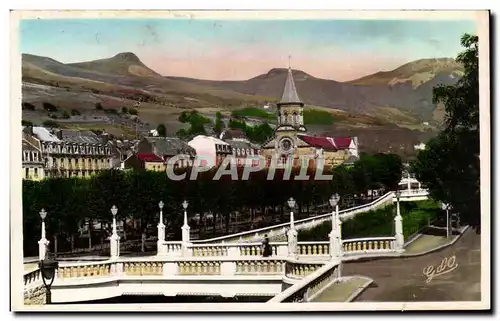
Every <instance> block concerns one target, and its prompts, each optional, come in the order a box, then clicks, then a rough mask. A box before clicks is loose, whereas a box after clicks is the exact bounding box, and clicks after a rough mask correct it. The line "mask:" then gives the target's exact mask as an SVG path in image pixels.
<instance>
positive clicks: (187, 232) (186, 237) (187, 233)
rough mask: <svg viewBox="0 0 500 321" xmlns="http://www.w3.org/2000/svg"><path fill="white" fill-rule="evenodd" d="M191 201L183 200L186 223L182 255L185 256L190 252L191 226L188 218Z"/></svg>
mask: <svg viewBox="0 0 500 321" xmlns="http://www.w3.org/2000/svg"><path fill="white" fill-rule="evenodd" d="M188 205H189V203H188V201H186V200H184V202H182V207H183V208H184V225H182V255H183V256H185V255H187V254H188V244H189V239H190V236H191V235H190V234H191V232H190V230H191V229H190V227H189V225H188V219H187V207H188Z"/></svg>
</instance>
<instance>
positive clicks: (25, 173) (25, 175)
mask: <svg viewBox="0 0 500 321" xmlns="http://www.w3.org/2000/svg"><path fill="white" fill-rule="evenodd" d="M29 176H30V169H29V168H25V169H24V178H29Z"/></svg>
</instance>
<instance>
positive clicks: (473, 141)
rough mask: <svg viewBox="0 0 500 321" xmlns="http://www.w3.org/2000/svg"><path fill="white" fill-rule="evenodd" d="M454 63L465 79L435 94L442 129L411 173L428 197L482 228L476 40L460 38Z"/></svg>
mask: <svg viewBox="0 0 500 321" xmlns="http://www.w3.org/2000/svg"><path fill="white" fill-rule="evenodd" d="M461 44H462V46H463V47H464V48H465V50H464V52H462V53H460V54H459V55H458V57H457V59H456V60H457V61H458V62H460V63H461V64H463V66H464V75H463V77H462V78H460V80H459V81H458V82H457V83H456V84H455V85H446V86H445V85H439V86H437V87H435V88H434V90H433V100H434V103H436V104H437V103H442V104H444V106H445V128H444V130H443V131H442V132H441V133H440V134H439V135H438V136H437V137H435V138H433V139H431V140H430V141H429V142H427V144H426V149H425V150H423V151H420V152H419V153H418V155H417V157H416V159H415V160H414V161H413V162H412V164H411V165H412V166H411V171H412V172H414V173H415V176H416V178H417V179H418V180H419V181H420V182H421V183H422V184H423V185H424V186H425V187H426V188H427V189H428V190H429V193H430V196H431V197H432V198H433V199H435V200H437V201H441V202H444V203H449V204H451V205H452V207H453V210H454V211H456V212H459V213H460V217H461V220H462V221H463V222H464V223H466V224H470V225H472V226H475V227H478V226H480V214H481V213H480V179H479V175H480V160H479V78H478V77H479V72H478V37H477V36H471V35H467V34H466V35H464V36H463V37H462V39H461Z"/></svg>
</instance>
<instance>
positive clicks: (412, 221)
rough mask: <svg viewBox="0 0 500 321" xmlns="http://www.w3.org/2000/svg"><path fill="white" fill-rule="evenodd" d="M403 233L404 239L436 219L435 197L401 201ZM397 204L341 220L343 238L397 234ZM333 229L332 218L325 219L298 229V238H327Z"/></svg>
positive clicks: (323, 239) (300, 239)
mask: <svg viewBox="0 0 500 321" xmlns="http://www.w3.org/2000/svg"><path fill="white" fill-rule="evenodd" d="M400 211H401V216H402V217H403V235H404V238H405V240H406V239H408V237H409V236H410V235H412V234H414V233H416V232H418V231H419V230H421V229H422V228H423V227H425V226H426V225H427V224H428V223H429V222H432V221H434V220H435V219H436V217H437V215H438V213H439V211H440V209H439V205H438V204H437V203H435V202H433V201H419V202H401V203H400ZM395 215H396V206H395V205H389V206H386V207H384V208H380V209H377V210H375V211H369V212H365V213H360V214H358V215H356V216H355V217H354V218H352V219H348V220H345V221H344V222H343V223H342V239H352V238H362V237H378V236H394V233H395V231H394V216H395ZM331 230H332V224H331V221H327V222H324V223H322V224H319V225H317V226H315V227H314V228H311V229H308V230H299V234H298V239H299V241H325V240H328V234H329V233H330V232H331Z"/></svg>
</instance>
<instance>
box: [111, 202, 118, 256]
mask: <svg viewBox="0 0 500 321" xmlns="http://www.w3.org/2000/svg"><path fill="white" fill-rule="evenodd" d="M117 213H118V208H117V207H116V206H115V205H113V207H111V214H113V234H111V236H110V237H109V241H110V244H109V249H110V254H111V259H112V260H116V259H117V258H118V257H119V256H120V237H119V236H118V232H117V231H116V214H117Z"/></svg>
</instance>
